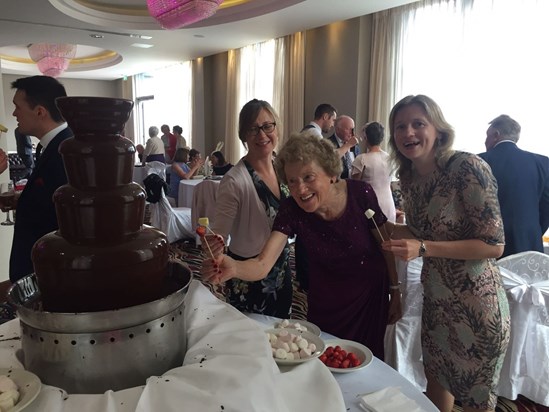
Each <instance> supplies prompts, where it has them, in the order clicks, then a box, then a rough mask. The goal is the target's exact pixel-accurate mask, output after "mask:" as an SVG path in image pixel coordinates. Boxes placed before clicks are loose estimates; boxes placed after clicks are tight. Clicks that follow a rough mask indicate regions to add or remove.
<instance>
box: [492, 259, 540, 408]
mask: <svg viewBox="0 0 549 412" xmlns="http://www.w3.org/2000/svg"><path fill="white" fill-rule="evenodd" d="M498 265H499V267H500V271H501V276H502V279H503V284H504V286H505V289H506V290H507V297H508V299H509V307H510V310H511V340H510V342H509V346H508V348H507V354H506V355H505V360H504V363H503V367H502V371H501V376H500V381H499V385H498V388H497V393H498V395H500V396H504V397H506V398H508V399H516V398H517V396H518V395H519V394H521V395H523V396H525V397H526V398H528V399H530V400H531V401H534V402H536V403H539V404H542V405H545V406H549V255H546V254H544V253H541V252H535V251H531V252H521V253H517V254H515V255H511V256H507V257H505V258H503V259H500V260H499V261H498Z"/></svg>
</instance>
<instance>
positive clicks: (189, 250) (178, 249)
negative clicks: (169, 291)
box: [170, 240, 549, 412]
mask: <svg viewBox="0 0 549 412" xmlns="http://www.w3.org/2000/svg"><path fill="white" fill-rule="evenodd" d="M170 257H171V258H173V259H177V260H181V261H183V262H185V263H186V264H187V265H189V267H190V268H191V270H192V272H193V275H194V276H195V277H196V278H198V279H200V266H201V264H202V259H203V255H202V251H201V249H199V248H196V246H195V243H194V241H193V240H191V241H180V242H176V243H173V244H172V245H171V246H170ZM291 257H292V259H291V264H292V270H293V269H294V267H293V262H294V261H293V249H292V252H291ZM205 284H206V286H208V287H209V288H210V290H211V291H212V292H213V293H214V294H215V295H216V296H217V297H218V298H220V299H222V300H223V288H222V287H214V286H212V285H211V284H208V283H205ZM306 313H307V296H306V294H305V293H303V292H302V291H301V290H300V289H299V284H298V283H297V281H296V282H294V301H293V304H292V318H294V319H306ZM462 411H463V408H461V407H460V406H458V405H456V406H454V409H453V412H462ZM496 412H549V407H546V406H542V405H537V404H535V403H533V402H532V401H530V400H529V399H526V398H524V397H522V396H519V397H518V399H517V400H515V401H511V400H508V399H505V398H501V397H500V398H499V399H498V405H497V407H496Z"/></svg>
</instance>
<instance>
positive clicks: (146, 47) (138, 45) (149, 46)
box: [132, 43, 154, 49]
mask: <svg viewBox="0 0 549 412" xmlns="http://www.w3.org/2000/svg"><path fill="white" fill-rule="evenodd" d="M132 47H138V48H140V49H149V48H151V47H154V44H145V43H134V44H132Z"/></svg>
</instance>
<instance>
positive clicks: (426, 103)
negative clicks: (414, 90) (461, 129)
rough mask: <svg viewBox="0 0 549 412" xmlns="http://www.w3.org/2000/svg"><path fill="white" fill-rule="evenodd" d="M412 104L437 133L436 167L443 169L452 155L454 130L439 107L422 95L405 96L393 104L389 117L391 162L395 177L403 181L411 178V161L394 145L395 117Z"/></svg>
mask: <svg viewBox="0 0 549 412" xmlns="http://www.w3.org/2000/svg"><path fill="white" fill-rule="evenodd" d="M413 104H415V105H417V106H419V107H420V108H421V109H422V110H423V111H424V112H425V115H426V117H427V120H429V122H431V124H432V125H433V126H434V127H435V129H436V131H437V141H436V143H435V161H436V164H437V166H438V167H439V168H441V169H443V168H444V167H445V166H446V163H447V162H448V159H449V158H450V157H451V156H452V155H453V154H454V151H453V150H452V145H453V144H454V138H455V132H454V128H453V127H452V126H451V125H450V124H449V123H448V122H447V121H446V119H445V118H444V115H443V114H442V110H441V109H440V106H439V105H438V104H437V103H436V102H435V101H434V100H433V99H431V98H430V97H428V96H425V95H423V94H418V95H415V96H414V95H410V96H406V97H405V98H403V99H402V100H400V101H399V102H398V103H397V104H395V106H394V107H393V108H392V110H391V114H390V115H389V130H390V139H389V145H390V146H391V149H392V150H391V160H392V161H393V163H394V164H395V166H396V171H397V173H396V175H397V177H398V178H400V179H404V180H406V179H409V178H411V174H412V161H411V160H410V159H408V158H406V157H405V156H404V155H403V154H402V153H400V151H399V150H398V149H397V146H396V143H395V117H396V115H397V114H398V112H399V111H400V110H402V109H404V108H405V107H408V106H411V105H413Z"/></svg>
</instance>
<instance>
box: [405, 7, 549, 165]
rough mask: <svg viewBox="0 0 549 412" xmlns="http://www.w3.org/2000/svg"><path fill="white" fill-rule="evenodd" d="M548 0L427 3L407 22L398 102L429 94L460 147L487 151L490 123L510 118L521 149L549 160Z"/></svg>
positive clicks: (409, 15) (457, 147) (411, 15)
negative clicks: (516, 124)
mask: <svg viewBox="0 0 549 412" xmlns="http://www.w3.org/2000/svg"><path fill="white" fill-rule="evenodd" d="M548 15H549V2H548V1H546V0H521V1H507V0H492V1H475V2H473V1H471V0H455V1H450V2H445V1H441V2H434V1H432V2H426V4H425V5H424V6H422V7H419V8H416V9H415V10H411V11H410V12H408V13H407V15H406V17H405V20H404V28H405V33H404V36H403V42H402V48H401V50H400V52H401V57H402V66H401V73H400V82H399V83H398V84H397V96H398V98H397V99H400V98H401V97H404V96H406V95H409V94H426V95H428V96H430V97H432V98H433V99H435V101H436V102H437V103H438V104H439V105H440V106H441V108H442V110H443V113H444V115H445V117H446V119H447V120H448V121H449V122H450V124H452V125H453V126H454V128H455V129H456V141H455V144H454V148H455V149H459V150H465V151H469V152H472V153H479V152H483V151H485V147H484V140H485V138H486V129H487V128H488V122H490V121H491V120H492V119H494V118H495V117H496V116H498V115H500V114H507V115H509V116H511V117H512V118H514V119H515V120H516V121H518V122H519V123H520V125H521V127H522V133H521V139H520V140H519V147H521V148H522V149H524V150H529V151H533V152H536V153H541V154H544V155H546V156H547V155H549V145H548V144H547V143H546V141H545V140H546V139H545V135H546V127H545V117H546V102H547V96H549V76H548V75H547V73H546V70H547V67H549V53H547V50H549V26H548V25H547V23H546V21H545V20H546V16H548Z"/></svg>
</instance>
